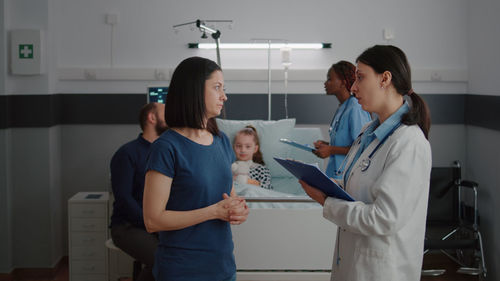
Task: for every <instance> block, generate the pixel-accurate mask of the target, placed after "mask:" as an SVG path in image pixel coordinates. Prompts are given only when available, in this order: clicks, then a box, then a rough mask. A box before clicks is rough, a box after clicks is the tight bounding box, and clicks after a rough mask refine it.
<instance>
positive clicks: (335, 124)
mask: <svg viewBox="0 0 500 281" xmlns="http://www.w3.org/2000/svg"><path fill="white" fill-rule="evenodd" d="M351 98H354V96H350V97H349V98H348V99H347V100H346V101H345V102H348V101H349V99H351ZM346 109H347V104H346V106H344V108H343V110H342V112H341V113H340V114H339V118H335V116H337V114H334V115H333V118H332V122H330V128H329V129H328V133H329V134H330V138H333V137H334V136H335V134H336V133H337V129H338V127H339V124H340V120H342V116H343V115H344V113H345V111H346Z"/></svg>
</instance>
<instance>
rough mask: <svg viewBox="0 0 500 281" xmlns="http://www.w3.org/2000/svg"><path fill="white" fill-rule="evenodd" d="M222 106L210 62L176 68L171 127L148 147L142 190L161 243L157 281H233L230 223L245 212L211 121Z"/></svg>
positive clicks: (229, 153)
mask: <svg viewBox="0 0 500 281" xmlns="http://www.w3.org/2000/svg"><path fill="white" fill-rule="evenodd" d="M226 100H227V97H226V95H225V93H224V77H223V75H222V71H221V69H220V68H219V66H218V65H217V64H216V63H214V62H213V61H211V60H208V59H204V58H199V57H192V58H188V59H186V60H184V61H182V62H181V63H180V64H179V66H177V68H176V69H175V71H174V73H173V75H172V80H171V82H170V87H169V92H168V95H167V99H166V105H165V121H166V122H167V124H168V126H169V128H170V129H169V130H168V131H166V132H165V133H163V134H162V135H161V136H160V138H158V139H157V140H156V141H155V142H154V143H153V144H152V146H151V149H150V156H149V159H148V164H147V168H146V170H147V173H146V181H145V190H144V203H143V205H144V222H145V225H146V229H147V230H148V231H149V232H159V238H160V244H159V246H158V248H157V251H156V254H155V265H154V268H153V274H154V275H155V280H157V281H162V280H168V281H181V280H182V281H184V280H185V281H196V280H200V281H201V280H215V281H232V280H236V266H235V261H234V255H233V240H232V234H231V228H230V224H241V223H242V222H244V221H245V220H246V218H247V216H248V208H247V205H246V203H245V200H244V199H242V198H240V197H238V196H236V194H235V192H234V190H233V188H232V173H231V163H233V161H234V159H235V156H234V153H233V150H232V148H231V143H230V141H229V139H228V138H227V136H226V135H225V134H224V133H222V132H219V130H218V128H217V124H216V123H215V120H214V118H215V117H216V116H218V115H219V114H220V112H221V110H222V106H223V105H224V102H225V101H226ZM228 194H229V195H230V196H228Z"/></svg>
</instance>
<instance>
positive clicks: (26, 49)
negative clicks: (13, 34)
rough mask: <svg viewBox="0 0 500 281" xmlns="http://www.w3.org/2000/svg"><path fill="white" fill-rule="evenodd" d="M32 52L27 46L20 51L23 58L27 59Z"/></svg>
mask: <svg viewBox="0 0 500 281" xmlns="http://www.w3.org/2000/svg"><path fill="white" fill-rule="evenodd" d="M32 52H33V51H32V50H30V48H29V47H28V46H24V48H23V49H22V50H21V54H23V57H25V58H27V57H28V56H29V55H30V54H31V53H32Z"/></svg>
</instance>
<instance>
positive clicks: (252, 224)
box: [232, 198, 337, 281]
mask: <svg viewBox="0 0 500 281" xmlns="http://www.w3.org/2000/svg"><path fill="white" fill-rule="evenodd" d="M261 199H262V200H273V202H290V198H281V199H280V198H278V199H277V198H272V199H266V198H261ZM297 200H307V201H309V202H310V201H311V200H310V199H300V198H299V199H297ZM247 201H249V202H255V201H252V199H251V198H247ZM259 202H262V201H259ZM264 202H269V201H264ZM294 202H304V201H294ZM311 204H316V203H311ZM232 231H233V241H234V245H235V246H234V247H235V249H234V255H235V258H236V267H237V270H238V272H237V278H238V281H257V280H262V281H264V280H266V281H270V280H301V281H313V280H314V281H320V280H324V281H327V280H330V269H331V265H332V259H333V251H334V243H335V239H336V235H337V227H336V226H335V225H334V224H333V223H331V222H329V221H327V220H326V219H324V218H323V214H322V208H319V206H318V208H315V209H251V210H250V215H249V216H248V219H247V221H246V222H245V223H244V224H242V225H238V226H232Z"/></svg>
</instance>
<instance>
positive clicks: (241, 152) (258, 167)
mask: <svg viewBox="0 0 500 281" xmlns="http://www.w3.org/2000/svg"><path fill="white" fill-rule="evenodd" d="M233 149H234V153H235V154H236V160H237V161H236V162H234V163H233V164H232V165H231V170H232V172H233V180H234V181H236V182H238V183H246V184H253V185H256V186H260V187H262V188H266V189H272V186H271V173H270V172H269V169H268V168H267V167H266V166H264V160H263V159H262V152H260V148H259V136H258V135H257V130H256V129H255V128H254V127H253V126H251V125H248V126H246V127H245V128H244V129H242V130H240V131H239V132H238V133H236V136H235V137H234V142H233Z"/></svg>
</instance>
